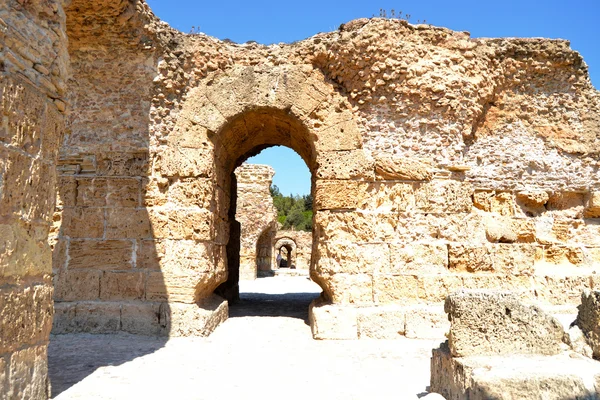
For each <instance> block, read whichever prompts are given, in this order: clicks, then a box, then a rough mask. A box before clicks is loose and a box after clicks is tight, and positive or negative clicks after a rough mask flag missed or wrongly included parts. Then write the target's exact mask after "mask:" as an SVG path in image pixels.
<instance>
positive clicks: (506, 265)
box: [493, 244, 539, 275]
mask: <svg viewBox="0 0 600 400" xmlns="http://www.w3.org/2000/svg"><path fill="white" fill-rule="evenodd" d="M538 249H539V248H538V247H537V246H535V245H530V244H497V245H494V246H493V257H494V270H495V271H497V272H500V273H505V274H514V275H532V274H533V272H534V263H535V261H536V257H537V254H538Z"/></svg>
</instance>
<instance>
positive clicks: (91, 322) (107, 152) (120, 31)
mask: <svg viewBox="0 0 600 400" xmlns="http://www.w3.org/2000/svg"><path fill="white" fill-rule="evenodd" d="M67 33H68V36H69V52H70V56H71V63H72V76H71V79H70V81H69V89H70V90H69V103H70V106H71V109H72V112H71V114H70V118H69V120H68V125H67V136H66V137H65V140H64V143H63V145H62V147H61V156H60V160H59V168H58V169H59V175H60V177H59V179H60V180H59V202H60V206H59V209H58V212H57V213H56V216H55V219H56V221H57V225H59V226H60V231H59V232H58V242H57V245H56V248H55V252H54V264H53V266H54V275H55V279H54V284H55V302H56V304H55V308H56V316H55V319H54V329H53V332H55V333H68V332H78V331H86V332H95V333H106V332H114V331H118V330H123V331H127V332H131V333H144V334H163V335H205V334H208V333H210V332H211V331H212V330H213V329H214V328H215V327H216V326H217V325H218V323H220V321H222V320H223V318H226V315H227V310H226V303H224V302H223V301H222V299H218V298H216V297H214V296H212V291H213V290H214V288H216V287H217V286H218V285H219V283H220V281H221V280H223V279H224V278H225V276H226V273H225V271H226V261H225V244H226V240H220V241H217V240H215V229H214V227H215V225H214V223H213V222H212V221H211V220H210V219H211V216H212V215H214V212H215V210H216V207H217V205H216V203H215V200H214V199H213V195H214V187H213V185H212V180H211V179H210V176H209V175H208V174H207V173H202V172H199V173H198V174H196V175H193V176H186V175H185V174H181V176H179V175H175V176H172V177H171V178H170V179H167V178H160V177H159V176H157V175H156V174H155V173H154V172H153V171H154V169H155V167H154V161H153V159H152V157H154V156H156V157H158V158H159V157H161V154H156V153H155V154H154V155H153V156H152V157H151V156H150V146H152V145H156V144H157V143H160V142H161V140H162V139H161V138H160V137H159V136H160V135H159V132H160V131H162V130H165V131H166V129H167V128H166V127H165V126H166V125H168V124H169V123H170V119H169V115H168V112H166V111H165V108H163V107H164V106H165V105H166V104H168V105H169V107H174V102H176V98H177V96H178V93H180V92H181V87H179V86H178V87H173V86H172V85H162V84H160V80H159V78H160V77H161V76H162V74H163V73H164V74H167V73H169V74H171V76H172V72H171V69H170V68H173V67H172V66H173V65H176V64H177V62H178V56H177V55H176V54H177V51H175V50H174V47H176V46H177V39H176V36H177V34H176V33H175V32H174V31H172V30H171V29H170V28H169V27H168V26H166V25H164V24H162V23H160V22H159V21H158V20H157V19H156V18H154V17H153V16H152V14H151V13H150V11H149V9H148V7H147V5H146V4H145V3H143V2H134V1H103V2H100V3H98V2H87V1H73V2H71V4H70V6H69V8H68V9H67ZM177 74H179V73H177ZM180 74H183V71H182V72H181V73H180ZM151 129H152V131H153V132H154V133H156V135H154V134H152V135H151V134H150V130H151ZM185 146H187V145H186V144H182V151H185V148H186V147H185ZM173 168H176V166H175V165H174V166H173Z"/></svg>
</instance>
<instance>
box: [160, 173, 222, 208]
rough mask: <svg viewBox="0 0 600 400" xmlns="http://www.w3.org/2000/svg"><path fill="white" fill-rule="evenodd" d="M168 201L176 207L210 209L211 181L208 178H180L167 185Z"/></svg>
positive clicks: (212, 190) (211, 198)
mask: <svg viewBox="0 0 600 400" xmlns="http://www.w3.org/2000/svg"><path fill="white" fill-rule="evenodd" d="M168 196H169V201H170V202H172V203H174V204H175V205H176V206H178V207H200V208H204V209H210V208H211V205H212V201H213V197H214V189H213V182H212V181H211V180H209V179H203V178H200V179H181V180H177V181H175V182H174V183H173V184H172V185H170V186H169V191H168Z"/></svg>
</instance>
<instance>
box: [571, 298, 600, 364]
mask: <svg viewBox="0 0 600 400" xmlns="http://www.w3.org/2000/svg"><path fill="white" fill-rule="evenodd" d="M576 324H577V326H578V327H579V328H580V329H581V331H582V332H583V334H584V335H585V338H586V341H587V342H588V344H589V345H590V347H591V348H592V351H593V356H594V358H596V359H598V358H600V291H597V290H594V291H591V290H586V291H584V292H583V293H582V295H581V304H580V305H579V313H578V315H577V321H576Z"/></svg>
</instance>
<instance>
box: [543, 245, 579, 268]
mask: <svg viewBox="0 0 600 400" xmlns="http://www.w3.org/2000/svg"><path fill="white" fill-rule="evenodd" d="M544 261H545V262H546V263H551V264H557V265H561V264H562V265H568V264H574V265H582V264H585V263H586V257H585V253H584V251H583V248H582V247H579V246H561V245H548V246H544Z"/></svg>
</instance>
